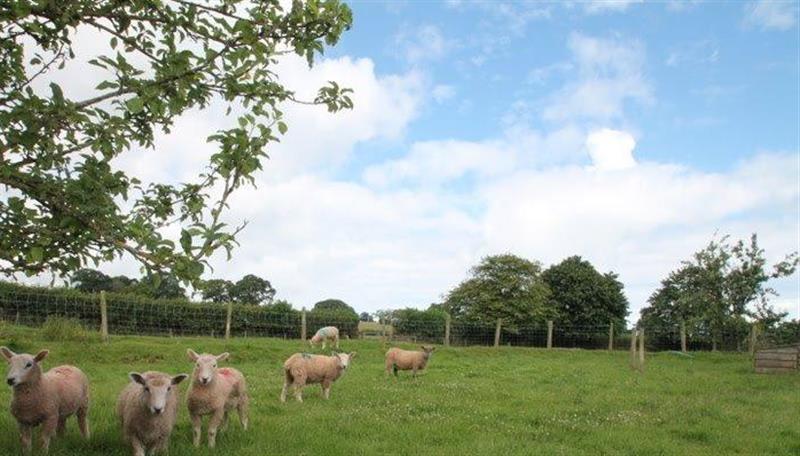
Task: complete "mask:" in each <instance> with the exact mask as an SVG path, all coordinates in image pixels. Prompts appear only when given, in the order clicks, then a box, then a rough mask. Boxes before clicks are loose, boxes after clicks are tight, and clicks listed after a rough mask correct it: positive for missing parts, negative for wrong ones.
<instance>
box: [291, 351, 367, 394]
mask: <svg viewBox="0 0 800 456" xmlns="http://www.w3.org/2000/svg"><path fill="white" fill-rule="evenodd" d="M355 356H356V353H355V352H353V353H336V354H334V355H333V356H324V355H310V354H308V353H295V354H294V355H292V356H290V357H289V359H287V360H286V362H285V363H283V370H284V373H285V379H284V381H283V390H282V391H281V402H286V391H287V390H288V389H289V385H292V387H293V388H294V397H295V398H296V399H297V401H298V402H303V388H304V387H305V386H306V385H307V384H310V383H320V384H321V385H322V395H323V397H324V398H325V399H328V398H329V397H330V395H331V385H332V384H333V382H335V381H336V379H338V378H339V377H341V375H342V374H343V373H344V371H345V370H346V369H347V367H348V366H349V365H350V361H351V360H352V359H353V358H355Z"/></svg>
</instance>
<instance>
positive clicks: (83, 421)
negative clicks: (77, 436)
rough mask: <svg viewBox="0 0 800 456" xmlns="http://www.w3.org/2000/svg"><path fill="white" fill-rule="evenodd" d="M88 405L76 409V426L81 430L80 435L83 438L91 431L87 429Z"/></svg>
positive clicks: (86, 437)
mask: <svg viewBox="0 0 800 456" xmlns="http://www.w3.org/2000/svg"><path fill="white" fill-rule="evenodd" d="M88 411H89V408H88V407H81V408H79V409H78V413H77V415H78V428H79V429H80V430H81V435H82V436H83V438H84V439H88V438H89V435H91V432H90V431H89V418H88V416H87V415H88Z"/></svg>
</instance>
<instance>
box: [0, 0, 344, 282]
mask: <svg viewBox="0 0 800 456" xmlns="http://www.w3.org/2000/svg"><path fill="white" fill-rule="evenodd" d="M351 23H352V13H351V11H350V9H349V8H348V7H347V6H346V5H344V4H342V3H340V2H339V1H338V0H305V1H302V2H301V1H294V2H292V6H291V9H289V10H288V11H284V10H283V9H282V8H281V6H280V2H277V1H274V0H247V1H245V0H207V1H206V0H204V1H193V0H164V1H157V2H154V1H150V0H131V1H125V2H119V1H116V0H92V1H87V0H79V1H42V2H40V1H32V0H20V1H14V2H0V188H2V189H3V190H4V191H3V192H1V193H0V194H2V196H0V273H4V274H15V273H25V274H28V275H34V274H38V273H41V272H45V271H51V272H54V273H57V274H60V275H62V276H66V275H68V274H69V273H71V272H73V271H76V270H78V269H80V268H81V266H82V265H84V264H87V263H88V262H89V261H95V262H101V261H109V260H112V259H114V258H117V257H121V256H131V257H133V258H134V259H136V260H137V261H139V262H140V263H141V264H142V265H143V266H144V267H145V268H146V269H147V270H148V271H161V272H164V273H168V274H169V276H170V277H177V278H178V279H181V280H189V281H196V280H197V279H199V277H200V276H201V274H202V273H203V271H204V267H205V266H206V259H207V258H208V257H209V256H210V255H211V254H212V253H214V252H215V251H217V250H218V249H225V250H227V252H228V255H230V252H231V249H232V248H233V247H234V246H235V245H236V239H235V236H236V234H237V233H238V232H239V231H240V230H241V229H242V228H243V227H244V225H243V224H242V225H238V226H234V227H229V226H227V225H226V224H225V223H222V222H221V219H220V216H221V213H222V211H223V209H224V208H225V207H227V200H228V198H229V197H230V195H231V194H232V193H233V192H234V191H236V190H237V189H238V188H240V187H241V186H243V185H246V184H248V183H252V182H253V181H254V176H255V173H256V172H257V171H258V170H260V169H261V168H262V164H263V161H264V160H265V159H266V158H267V153H266V149H267V146H268V145H269V144H270V143H271V142H273V141H276V140H277V136H278V135H279V134H283V133H284V132H285V131H286V129H287V126H286V124H285V123H284V122H283V120H282V112H281V109H282V104H284V103H290V102H307V103H311V104H320V105H324V106H326V107H327V109H328V110H329V111H331V112H334V111H338V110H340V109H343V108H350V107H352V101H351V100H350V98H349V96H348V93H349V90H348V89H343V88H340V87H339V86H338V85H337V84H335V83H333V82H331V83H330V84H329V85H327V86H325V87H322V88H320V89H319V92H318V95H317V97H316V98H315V99H314V100H298V99H297V98H296V96H295V94H294V92H293V91H292V90H291V89H290V88H289V87H287V86H286V85H284V82H283V81H282V80H281V79H280V77H279V75H278V74H277V73H276V72H275V65H276V64H277V62H278V59H279V58H280V56H281V55H282V54H284V53H287V52H293V53H295V54H297V55H300V56H302V57H304V58H305V59H306V60H307V61H308V63H309V65H311V64H313V62H314V58H315V56H316V55H318V54H320V53H321V52H322V51H323V48H324V46H325V45H329V46H330V45H334V44H336V43H337V41H338V40H339V37H340V36H341V34H342V33H343V32H344V31H345V30H346V29H348V28H349V27H350V25H351ZM84 30H86V31H91V32H92V33H95V34H98V36H99V37H100V38H99V39H101V40H103V41H105V42H107V43H108V44H109V46H110V48H111V49H112V51H110V52H108V53H106V54H100V55H83V54H80V55H76V52H75V51H76V50H75V49H73V41H72V40H73V39H74V37H75V35H76V32H77V31H84ZM77 51H78V53H82V52H83V51H84V50H83V49H77ZM78 58H80V59H81V60H85V61H88V63H90V64H91V65H94V66H95V67H98V68H100V69H102V70H105V72H106V73H105V74H106V75H107V76H106V77H105V78H104V79H103V80H98V81H84V80H82V81H81V84H82V85H89V86H92V87H95V93H94V94H92V95H91V96H89V97H87V98H77V97H75V96H74V94H72V93H70V90H69V87H65V86H64V85H63V84H64V82H65V81H63V80H61V81H59V77H62V78H63V77H64V76H63V74H59V73H57V72H55V71H54V70H55V69H56V68H62V67H64V66H65V65H68V64H69V63H70V61H71V60H75V59H78ZM65 89H66V90H65ZM212 102H221V103H226V104H227V105H228V106H229V111H228V112H229V113H231V112H233V109H234V108H235V109H236V113H237V114H236V115H235V116H234V117H235V118H234V119H231V120H230V121H228V125H225V126H224V127H221V128H220V129H219V130H217V131H214V132H211V134H210V136H208V140H209V141H210V142H213V143H216V145H217V147H218V150H217V152H216V153H215V154H213V155H212V156H211V158H210V161H209V163H208V166H207V169H206V170H205V172H203V173H202V174H201V175H200V176H198V178H197V180H195V181H192V182H185V183H181V184H172V183H158V182H156V183H151V184H147V185H145V184H143V183H141V182H139V181H138V180H137V179H135V178H134V177H131V176H130V175H128V174H127V173H126V172H125V171H124V170H121V169H117V168H115V167H114V165H115V163H118V161H117V162H115V160H114V159H115V158H116V157H118V156H119V155H121V154H124V153H125V152H127V151H129V150H131V149H132V148H134V147H138V148H150V147H153V141H154V138H155V135H156V133H158V132H164V133H169V132H170V129H171V128H172V127H173V125H174V124H175V122H176V120H178V118H179V117H180V116H182V115H184V114H185V113H187V112H189V111H192V110H197V109H203V108H206V107H207V106H209V105H210V104H211V103H212ZM220 121H223V120H222V119H220ZM163 153H170V151H168V150H165V151H163ZM214 189H221V190H220V191H219V192H216V191H215V190H214ZM166 226H172V227H180V229H179V230H169V231H170V232H171V231H175V232H178V233H179V234H178V235H177V236H176V237H175V238H174V239H173V238H168V237H166V236H165V235H164V234H163V233H165V230H163V228H164V227H166Z"/></svg>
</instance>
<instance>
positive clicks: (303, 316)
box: [300, 307, 308, 342]
mask: <svg viewBox="0 0 800 456" xmlns="http://www.w3.org/2000/svg"><path fill="white" fill-rule="evenodd" d="M306 331H307V327H306V308H305V307H303V311H302V312H300V340H302V341H303V342H305V341H306V336H307V335H308V333H307V332H306Z"/></svg>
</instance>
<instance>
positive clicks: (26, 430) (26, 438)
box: [19, 424, 33, 454]
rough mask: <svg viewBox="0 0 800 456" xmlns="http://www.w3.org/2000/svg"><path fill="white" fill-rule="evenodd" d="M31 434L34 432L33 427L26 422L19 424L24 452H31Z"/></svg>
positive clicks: (20, 441) (20, 440)
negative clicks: (25, 423)
mask: <svg viewBox="0 0 800 456" xmlns="http://www.w3.org/2000/svg"><path fill="white" fill-rule="evenodd" d="M31 434H33V428H31V427H30V426H26V425H24V424H20V425H19V443H20V445H21V446H22V452H23V453H25V454H30V453H31V450H32V448H31V446H32V445H31Z"/></svg>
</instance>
